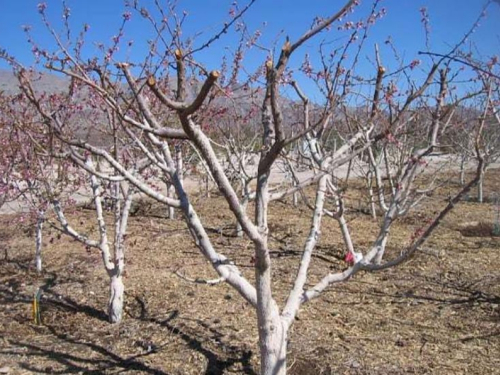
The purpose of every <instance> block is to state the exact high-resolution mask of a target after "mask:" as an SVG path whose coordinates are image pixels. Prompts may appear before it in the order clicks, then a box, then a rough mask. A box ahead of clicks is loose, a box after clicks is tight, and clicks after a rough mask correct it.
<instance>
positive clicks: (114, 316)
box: [108, 275, 125, 323]
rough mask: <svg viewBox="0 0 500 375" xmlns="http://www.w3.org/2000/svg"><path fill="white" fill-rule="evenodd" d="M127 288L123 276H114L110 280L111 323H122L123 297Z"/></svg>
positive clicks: (109, 307)
mask: <svg viewBox="0 0 500 375" xmlns="http://www.w3.org/2000/svg"><path fill="white" fill-rule="evenodd" d="M124 292H125V286H124V285H123V280H122V276H121V275H120V276H118V275H113V276H111V278H110V297H109V304H108V317H109V321H110V323H120V322H121V320H122V316H123V297H124Z"/></svg>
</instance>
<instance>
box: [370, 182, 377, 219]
mask: <svg viewBox="0 0 500 375" xmlns="http://www.w3.org/2000/svg"><path fill="white" fill-rule="evenodd" d="M369 178H370V180H369V181H368V195H369V198H370V212H371V215H372V219H373V220H377V207H376V206H375V197H374V196H373V182H372V181H371V177H369Z"/></svg>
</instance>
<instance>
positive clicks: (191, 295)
mask: <svg viewBox="0 0 500 375" xmlns="http://www.w3.org/2000/svg"><path fill="white" fill-rule="evenodd" d="M456 188H457V186H456V185H454V184H453V183H451V182H450V183H448V184H446V185H445V186H444V187H442V188H440V189H439V190H438V191H437V192H436V193H435V194H434V195H433V196H432V197H431V198H430V199H429V200H428V201H427V203H426V205H425V206H424V207H423V208H421V209H419V210H417V211H416V212H413V213H412V214H410V215H409V216H408V217H407V218H405V219H404V220H402V221H401V223H399V224H398V225H397V226H396V227H395V228H394V230H393V231H392V236H391V240H390V243H389V250H390V253H389V254H388V255H389V257H390V256H394V255H395V254H397V253H398V252H399V251H401V250H402V249H403V248H404V247H405V246H407V245H408V244H409V243H410V241H411V237H412V234H413V233H415V231H416V230H418V229H419V228H420V227H421V226H422V225H424V223H425V221H426V220H427V219H428V218H429V217H432V215H433V213H434V212H435V211H436V210H437V209H438V208H439V207H442V206H444V205H445V204H446V203H447V197H448V196H449V194H452V191H454V190H456ZM495 192H497V193H500V173H498V170H491V171H489V172H488V180H487V181H486V184H485V194H486V196H492V194H493V193H495ZM348 203H349V205H350V214H349V220H350V227H351V229H352V232H353V239H354V242H355V246H356V247H357V248H359V249H363V250H366V249H367V248H368V246H369V245H370V244H371V242H372V241H373V238H374V236H375V234H376V232H377V223H376V222H374V221H373V220H372V219H371V218H370V216H369V215H366V214H363V213H362V212H363V211H364V208H366V204H365V203H364V201H363V197H362V195H361V193H360V194H359V195H356V194H353V195H352V196H351V197H350V198H349V202H348ZM193 204H194V206H195V207H196V208H197V209H198V211H199V214H200V216H201V218H202V220H203V222H204V223H205V224H206V226H207V228H208V229H209V231H210V235H211V238H212V241H213V243H214V244H215V246H216V247H217V248H218V249H219V250H220V251H221V252H222V253H224V254H226V255H227V256H228V257H230V258H231V259H233V260H234V261H235V262H236V263H237V264H238V266H239V267H240V268H241V269H242V270H243V272H244V273H245V274H246V276H248V278H249V279H253V269H252V262H253V256H252V246H251V243H250V241H248V240H247V239H245V238H236V237H234V236H233V232H234V222H233V219H232V216H231V214H230V212H229V211H228V209H227V205H226V204H225V203H224V201H223V199H222V198H220V197H214V198H210V199H207V198H205V197H203V196H195V197H194V198H193ZM249 210H252V207H249ZM270 211H271V215H270V224H271V225H270V229H271V233H272V246H271V247H272V256H273V257H274V258H275V259H274V268H273V273H274V279H275V285H274V289H275V291H276V292H275V293H276V298H277V300H278V301H279V303H280V304H282V303H283V302H284V299H285V298H286V292H288V291H289V289H290V285H291V282H292V280H293V277H294V275H295V272H296V269H297V267H298V262H299V259H300V254H301V245H302V244H303V241H304V238H305V237H306V235H307V232H308V230H309V225H310V222H309V217H310V212H309V210H308V209H307V208H306V207H305V206H304V205H301V206H299V207H297V208H294V207H292V206H291V205H290V204H289V202H276V203H274V204H273V205H272V208H271V210H270ZM161 216H163V212H162V209H161V208H158V207H152V208H148V209H147V210H139V212H138V215H136V216H134V217H132V218H131V221H130V226H129V231H128V236H127V245H128V248H127V256H126V276H125V280H124V281H125V284H126V285H125V286H126V308H125V310H126V313H125V317H124V321H123V322H122V323H121V324H118V325H110V324H109V323H108V322H107V316H106V312H105V311H106V300H107V295H108V284H107V276H106V274H105V271H104V269H103V267H102V264H101V259H100V255H99V254H98V253H97V252H95V251H88V250H87V249H85V247H83V246H82V245H81V244H79V243H77V242H75V241H72V240H71V239H69V238H68V237H66V236H60V235H59V234H58V232H57V231H56V230H54V229H50V228H47V229H46V230H45V232H44V236H45V237H44V254H43V257H44V267H45V271H44V272H43V274H42V275H37V273H36V271H35V270H34V265H33V263H34V262H33V253H34V250H33V247H34V238H33V233H32V229H31V226H29V225H27V224H26V223H20V222H19V221H20V220H19V216H18V215H3V216H0V259H1V260H0V369H1V368H5V367H8V368H9V369H10V370H9V371H10V372H9V373H10V374H44V373H45V374H70V373H74V374H118V373H127V374H230V373H237V374H239V373H242V374H243V373H244V374H255V373H257V372H258V345H257V331H256V316H255V312H254V311H253V309H252V308H251V307H250V306H249V305H248V304H247V303H246V302H245V301H244V300H243V299H242V298H241V297H240V296H239V295H238V294H237V293H236V292H235V291H234V290H232V289H231V288H230V287H229V286H227V285H224V284H221V285H216V286H207V285H201V284H194V283H190V282H187V281H185V280H183V279H181V278H179V276H177V275H176V274H175V272H176V271H178V272H181V273H182V274H184V275H186V276H187V277H190V278H197V277H200V278H214V277H215V276H216V275H215V274H214V272H213V271H212V270H211V268H210V266H209V265H208V264H207V262H206V261H205V260H204V259H203V258H202V257H201V256H200V255H199V252H198V250H197V248H196V247H195V245H194V244H193V242H192V241H191V239H190V236H189V233H188V232H187V230H186V226H185V224H184V223H183V222H182V220H168V219H165V218H161ZM493 218H494V206H493V204H492V203H491V202H488V203H485V204H478V203H476V202H474V201H473V200H469V201H463V202H461V203H460V204H459V205H458V206H457V208H456V210H455V211H454V212H453V213H452V214H451V215H450V216H449V217H447V218H446V220H445V221H444V223H443V225H442V226H441V227H440V228H439V230H438V231H437V232H435V233H434V235H433V236H432V238H431V239H430V240H429V241H428V242H427V243H426V245H425V248H424V249H423V251H422V252H419V254H417V256H415V257H414V258H413V259H411V260H409V261H408V262H407V263H405V264H404V265H402V266H401V267H398V268H395V269H390V270H387V271H384V272H380V273H372V274H370V273H364V274H358V275H357V276H356V277H355V278H354V279H352V280H350V281H349V282H347V283H344V284H341V285H338V286H336V287H334V288H331V289H330V290H329V291H328V292H327V293H325V294H324V295H323V296H322V297H321V298H319V299H317V300H315V301H313V302H311V303H309V304H307V305H305V306H303V308H302V309H301V311H300V313H299V316H298V318H297V320H296V322H295V323H294V326H293V328H292V330H291V332H290V342H289V346H288V352H289V357H288V358H289V359H288V366H289V369H290V370H289V372H290V373H291V374H306V375H307V374H333V373H335V374H339V373H340V374H463V373H467V374H495V373H500V238H499V237H495V236H492V235H488V234H487V233H486V232H485V230H484V228H485V226H484V225H482V224H481V225H480V226H479V227H478V231H477V233H475V232H474V230H471V229H470V228H469V227H467V225H468V224H467V223H486V224H488V223H489V224H492V222H493ZM71 219H72V222H73V224H74V225H75V226H78V227H79V228H85V230H86V232H87V233H88V234H90V235H92V234H94V235H95V234H96V233H95V232H96V229H95V226H94V218H93V216H92V211H90V210H84V209H81V210H79V211H77V212H75V213H74V214H72V215H71ZM109 219H111V218H109ZM464 225H465V226H464ZM111 227H112V226H111ZM465 227H467V231H466V233H463V231H464V228H465ZM343 251H344V249H343V245H342V242H341V236H340V232H339V230H338V228H337V226H336V223H335V222H333V221H332V220H330V219H328V218H325V220H324V225H323V229H322V237H321V240H320V244H319V246H318V248H317V250H316V252H315V256H314V258H313V263H312V268H311V271H310V276H309V285H311V284H313V283H314V282H315V281H318V280H319V279H320V278H321V277H322V276H324V275H325V274H326V273H327V272H328V271H330V270H341V269H343V268H345V267H346V264H345V263H344V261H343ZM38 287H41V288H42V289H43V293H42V299H41V315H42V324H41V325H38V326H37V325H35V324H34V323H33V318H32V300H33V295H34V292H35V291H36V289H37V288H38ZM6 371H7V370H6Z"/></svg>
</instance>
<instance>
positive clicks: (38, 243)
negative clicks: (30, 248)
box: [35, 211, 44, 273]
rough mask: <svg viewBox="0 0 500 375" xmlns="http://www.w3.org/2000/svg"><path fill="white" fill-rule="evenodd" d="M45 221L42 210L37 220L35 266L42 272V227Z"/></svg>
mask: <svg viewBox="0 0 500 375" xmlns="http://www.w3.org/2000/svg"><path fill="white" fill-rule="evenodd" d="M43 221H44V212H43V211H41V212H40V213H39V214H38V219H37V221H36V233H35V266H36V271H37V272H38V273H41V272H42V229H43Z"/></svg>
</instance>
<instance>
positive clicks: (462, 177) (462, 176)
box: [460, 156, 467, 186]
mask: <svg viewBox="0 0 500 375" xmlns="http://www.w3.org/2000/svg"><path fill="white" fill-rule="evenodd" d="M466 160H467V158H466V157H465V156H462V160H461V161H460V185H461V186H464V185H465V162H466Z"/></svg>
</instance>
